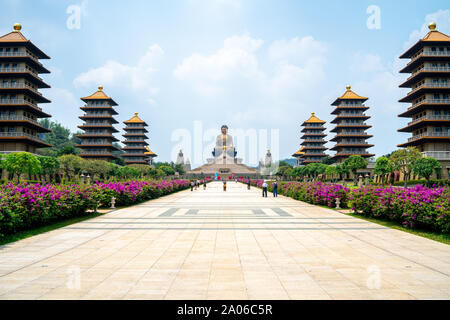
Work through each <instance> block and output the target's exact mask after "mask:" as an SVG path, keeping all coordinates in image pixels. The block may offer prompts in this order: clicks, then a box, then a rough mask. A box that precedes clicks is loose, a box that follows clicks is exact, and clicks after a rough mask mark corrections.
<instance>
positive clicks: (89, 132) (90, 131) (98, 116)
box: [76, 86, 119, 161]
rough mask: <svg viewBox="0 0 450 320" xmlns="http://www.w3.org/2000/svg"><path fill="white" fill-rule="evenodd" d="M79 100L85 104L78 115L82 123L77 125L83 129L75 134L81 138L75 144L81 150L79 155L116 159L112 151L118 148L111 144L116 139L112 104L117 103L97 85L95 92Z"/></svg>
mask: <svg viewBox="0 0 450 320" xmlns="http://www.w3.org/2000/svg"><path fill="white" fill-rule="evenodd" d="M81 100H83V101H84V102H85V103H86V104H85V105H84V106H83V107H81V110H83V111H84V112H85V114H84V115H83V116H81V117H80V119H81V120H84V124H83V125H82V126H78V128H80V129H82V130H84V133H83V134H80V135H78V136H77V137H78V138H80V139H81V140H82V141H81V143H80V144H79V145H76V147H78V148H81V149H82V150H83V151H82V152H81V153H80V154H79V156H80V157H82V158H85V159H89V160H106V161H112V160H114V159H116V156H114V155H113V151H116V150H119V149H118V148H116V147H115V146H114V145H113V142H116V141H118V139H116V138H115V137H114V135H113V134H114V133H115V132H118V130H117V129H116V128H114V127H113V124H114V123H118V121H117V120H116V119H114V117H113V116H114V115H117V112H116V111H115V110H114V108H113V106H117V105H118V104H117V103H116V102H115V101H114V100H113V99H112V98H110V97H108V96H107V95H106V94H105V93H104V92H103V87H102V86H99V87H98V91H97V92H95V93H94V94H92V95H90V96H88V97H85V98H81Z"/></svg>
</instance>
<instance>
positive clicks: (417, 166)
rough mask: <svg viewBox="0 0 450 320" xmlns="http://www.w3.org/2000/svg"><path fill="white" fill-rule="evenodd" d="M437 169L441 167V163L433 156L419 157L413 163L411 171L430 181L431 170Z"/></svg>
mask: <svg viewBox="0 0 450 320" xmlns="http://www.w3.org/2000/svg"><path fill="white" fill-rule="evenodd" d="M439 169H441V164H440V163H439V161H437V160H436V159H435V158H431V157H430V158H420V159H417V161H416V162H415V163H414V167H413V172H414V174H416V175H418V176H419V177H423V178H425V179H427V181H430V178H431V176H432V175H433V172H434V171H435V170H439Z"/></svg>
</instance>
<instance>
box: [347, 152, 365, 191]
mask: <svg viewBox="0 0 450 320" xmlns="http://www.w3.org/2000/svg"><path fill="white" fill-rule="evenodd" d="M368 164H369V163H368V162H367V161H366V160H365V159H364V158H363V157H361V156H359V155H354V156H350V157H348V158H347V159H345V160H344V165H345V167H346V168H348V169H349V170H350V171H351V172H352V173H353V183H354V184H355V186H357V185H358V177H357V172H358V170H360V169H365V168H367V165H368Z"/></svg>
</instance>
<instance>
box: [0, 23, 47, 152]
mask: <svg viewBox="0 0 450 320" xmlns="http://www.w3.org/2000/svg"><path fill="white" fill-rule="evenodd" d="M21 29H22V26H21V25H20V24H18V23H16V24H15V25H14V31H12V32H10V33H8V34H6V35H4V36H2V37H0V153H4V154H7V153H12V152H21V151H25V152H30V153H36V150H37V149H38V148H45V147H51V146H52V145H50V144H48V143H46V142H45V141H44V140H43V139H41V138H40V137H39V134H41V133H47V132H51V130H49V129H46V128H45V127H43V126H42V125H41V124H40V123H39V122H38V120H39V119H40V118H49V117H51V116H50V115H49V114H47V113H45V112H44V111H42V109H41V108H40V107H38V104H39V103H49V102H50V100H48V99H47V98H45V97H44V96H43V95H42V94H41V93H40V92H39V89H41V88H50V86H49V85H48V84H46V83H45V82H44V81H43V80H42V79H41V78H40V77H39V74H40V73H50V71H48V70H47V69H46V68H45V67H44V66H43V65H42V64H41V62H40V61H39V59H50V57H49V56H47V55H46V54H45V53H44V52H42V51H41V50H40V49H39V48H38V47H36V46H35V45H34V44H33V43H32V42H31V41H30V40H28V39H27V38H25V37H24V35H23V34H22V33H21V32H20V30H21Z"/></svg>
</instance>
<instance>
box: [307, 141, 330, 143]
mask: <svg viewBox="0 0 450 320" xmlns="http://www.w3.org/2000/svg"><path fill="white" fill-rule="evenodd" d="M303 142H308V143H327V142H326V141H325V140H303Z"/></svg>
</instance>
